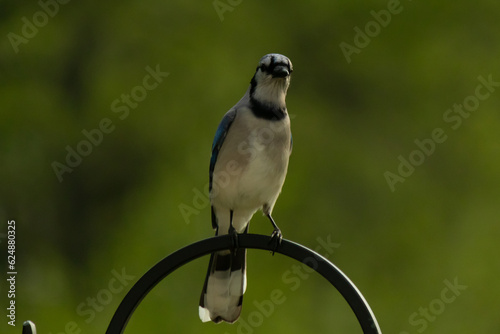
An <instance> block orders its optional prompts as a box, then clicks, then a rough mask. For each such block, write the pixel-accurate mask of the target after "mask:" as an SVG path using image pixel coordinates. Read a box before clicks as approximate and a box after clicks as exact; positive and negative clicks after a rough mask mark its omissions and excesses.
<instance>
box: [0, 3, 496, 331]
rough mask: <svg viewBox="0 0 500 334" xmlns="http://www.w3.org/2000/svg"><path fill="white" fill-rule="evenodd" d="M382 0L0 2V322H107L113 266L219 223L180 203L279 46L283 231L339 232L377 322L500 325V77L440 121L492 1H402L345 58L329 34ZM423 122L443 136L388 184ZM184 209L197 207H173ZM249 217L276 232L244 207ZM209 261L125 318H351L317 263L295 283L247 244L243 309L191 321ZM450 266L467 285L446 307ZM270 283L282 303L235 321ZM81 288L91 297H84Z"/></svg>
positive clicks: (269, 327)
mask: <svg viewBox="0 0 500 334" xmlns="http://www.w3.org/2000/svg"><path fill="white" fill-rule="evenodd" d="M394 1H395V0H392V1H389V2H387V1H370V2H368V1H341V2H331V1H316V2H287V1H283V0H281V1H272V2H270V1H267V2H266V1H240V2H238V1H232V2H229V1H228V2H226V1H225V0H221V1H220V3H225V4H226V5H227V4H229V3H233V5H229V6H230V8H231V10H228V11H226V12H224V13H223V14H222V17H223V20H222V21H221V19H220V17H219V15H218V13H217V11H216V9H215V8H214V5H213V2H211V1H197V2H194V1H183V2H181V1H169V2H166V1H155V0H152V1H146V2H140V1H105V2H102V1H100V2H99V1H87V2H77V1H71V2H68V3H66V4H59V5H57V7H56V6H55V5H54V3H55V2H54V1H52V2H51V1H50V0H47V1H46V2H43V0H42V1H41V2H40V3H43V4H52V7H47V8H49V9H48V10H49V11H52V14H53V15H52V16H53V17H49V16H48V15H46V18H47V20H46V21H43V19H44V16H43V13H42V14H37V13H38V12H40V11H42V10H43V8H42V5H41V4H40V3H39V2H34V1H32V2H18V1H12V0H8V1H3V2H2V11H0V12H1V13H0V31H1V36H2V39H1V41H0V108H1V111H0V118H1V119H0V156H1V159H2V162H1V165H0V179H1V182H2V187H1V188H0V218H1V220H0V221H1V225H0V226H2V227H1V230H0V233H5V231H6V227H5V226H6V222H7V220H8V219H15V220H16V222H17V270H18V277H17V294H16V305H17V325H18V326H17V327H15V328H11V326H8V325H7V321H6V318H5V316H4V317H3V320H2V323H0V329H1V330H0V332H2V333H20V332H21V327H20V326H21V323H22V322H23V321H24V320H26V319H31V320H33V321H35V323H36V324H37V327H38V330H39V333H42V334H46V333H53V334H55V333H69V332H72V331H73V330H74V328H76V330H78V329H79V330H81V333H103V332H104V331H105V329H106V327H107V324H108V323H109V321H110V319H111V316H112V314H113V313H114V311H115V310H116V308H117V306H118V303H119V301H120V300H121V299H122V298H123V297H124V295H125V293H126V291H127V290H128V289H129V288H130V286H131V284H132V283H131V282H126V283H127V284H128V285H126V286H125V287H124V288H123V289H119V290H120V291H119V292H116V293H113V294H108V293H107V291H109V289H110V288H109V284H110V282H111V280H112V279H113V277H114V276H113V275H114V274H113V272H114V271H115V272H119V273H121V272H122V270H124V271H125V273H126V274H127V275H129V276H132V277H133V278H134V279H133V281H135V280H137V279H138V278H139V277H140V276H141V275H142V274H143V273H144V272H145V271H146V270H147V269H148V268H150V267H151V266H152V265H153V264H155V263H156V262H157V261H159V260H160V259H161V258H163V257H164V256H166V255H168V254H169V253H171V252H173V251H175V250H177V249H178V248H180V247H183V246H185V245H187V244H189V243H191V242H194V241H197V240H200V239H202V238H206V237H209V236H211V235H212V234H213V232H212V230H211V226H210V213H209V211H210V210H209V207H208V206H206V205H204V204H203V201H202V200H201V201H200V202H198V203H193V201H194V200H196V191H201V192H203V189H204V187H205V186H206V183H207V180H208V159H209V155H210V146H211V142H212V138H213V134H214V132H215V129H216V127H217V124H218V122H219V120H220V119H221V117H222V115H223V114H224V113H225V112H226V111H227V110H228V109H229V108H230V107H231V106H232V105H233V104H234V103H236V102H237V101H238V100H239V98H240V97H241V96H242V95H243V93H244V92H245V90H246V88H247V86H248V84H249V81H250V79H251V77H252V75H253V71H254V69H255V66H256V64H257V62H258V60H259V58H260V57H261V56H262V55H264V54H266V53H269V52H278V53H283V54H285V55H287V56H288V57H290V59H291V60H292V62H293V64H294V70H295V71H294V74H293V79H292V85H291V87H290V90H289V95H288V101H287V102H288V109H289V112H290V114H291V115H292V117H293V119H292V129H293V134H294V151H293V154H292V157H291V162H290V168H289V173H288V178H287V181H286V183H285V187H284V189H283V193H282V195H281V197H280V199H279V200H278V202H277V205H276V208H275V212H274V216H275V218H276V220H277V222H278V224H279V226H280V227H281V228H282V230H283V232H284V236H285V238H287V239H291V240H294V241H296V242H299V243H302V244H304V245H306V246H309V247H311V248H313V249H314V248H315V247H316V246H317V245H318V240H317V238H318V237H322V238H326V237H327V236H330V238H331V240H332V241H333V242H336V243H339V244H340V247H338V248H337V249H335V252H334V253H333V254H331V255H330V259H332V261H333V262H334V263H335V264H337V265H338V266H339V267H340V268H341V269H342V270H343V271H344V272H345V273H346V274H347V275H348V276H349V277H350V278H351V279H352V280H353V281H354V282H355V283H356V284H357V286H358V287H359V289H360V290H361V291H362V292H363V294H364V295H365V297H366V299H367V300H368V302H369V303H370V305H371V307H372V308H373V311H374V313H375V315H376V316H377V318H378V321H379V323H380V325H381V328H382V330H383V331H384V332H385V333H404V332H407V333H417V332H425V333H429V334H430V333H471V332H474V333H498V332H499V331H500V321H499V320H498V315H497V313H498V312H497V311H498V296H499V295H500V288H499V287H498V284H497V281H498V277H499V276H500V266H499V265H498V259H497V256H496V255H495V254H498V250H499V249H498V248H499V247H498V240H499V237H500V224H499V217H500V215H499V213H500V212H499V211H500V209H499V199H500V197H499V191H498V189H499V185H500V176H499V173H498V171H499V170H500V131H499V124H500V115H499V113H498V111H499V110H500V100H499V97H500V91H499V90H498V88H496V90H495V91H493V92H492V93H491V94H490V96H489V97H488V98H487V99H484V100H481V101H480V104H479V106H478V107H477V108H475V110H474V111H472V112H470V116H469V117H468V118H463V119H462V124H461V126H460V127H458V128H457V129H455V130H454V129H452V128H451V127H450V125H451V124H450V123H447V122H445V121H444V119H443V116H444V114H445V112H446V111H447V110H448V109H450V108H453V105H454V104H462V103H464V100H465V99H466V98H467V97H470V96H474V94H475V89H476V87H477V86H478V85H479V84H480V81H479V80H478V77H479V76H482V77H483V78H488V76H491V77H492V78H493V81H495V82H498V81H500V65H499V61H498V55H499V54H500V44H499V43H498V40H499V38H500V30H499V29H498V28H499V27H498V13H499V11H500V3H498V1H493V0H481V1H479V2H461V3H457V2H456V1H455V2H454V1H449V0H447V1H440V2H430V1H415V0H414V1H402V2H401V3H400V4H399V6H400V7H401V8H402V9H401V11H400V12H399V13H398V14H393V15H392V16H391V20H390V22H389V23H388V24H386V26H385V27H382V26H380V25H379V31H378V32H377V33H376V34H374V33H372V35H375V36H372V37H370V41H369V43H368V45H366V46H365V47H363V48H359V52H358V53H353V54H352V55H351V62H350V63H348V62H347V60H346V57H345V56H344V54H343V53H342V50H341V48H340V47H339V45H340V43H342V42H345V43H349V44H350V45H355V43H354V42H355V41H354V39H355V35H356V32H355V30H354V28H355V27H359V28H360V29H361V30H362V31H364V30H365V27H366V24H367V23H369V22H371V21H374V16H373V14H372V13H371V11H375V12H376V13H380V11H381V10H385V9H387V8H388V3H393V5H394ZM45 6H48V5H45ZM45 11H47V9H46V10H45ZM34 15H35V16H36V19H37V20H38V21H37V22H38V23H39V25H40V27H38V28H37V32H36V34H35V35H34V36H33V37H32V38H27V39H26V42H25V43H21V44H19V45H17V47H14V46H13V44H12V43H11V41H10V39H9V34H10V33H14V34H17V35H18V36H22V34H23V32H22V29H23V25H25V24H26V23H25V21H23V18H26V19H27V20H28V21H30V22H33V19H34V18H33V16H34ZM42 23H44V24H42ZM24 29H28V28H24ZM10 36H11V37H12V35H10ZM16 48H17V51H18V52H16ZM148 66H149V67H150V68H151V69H155V68H156V67H157V66H159V68H160V69H161V71H163V72H168V73H169V75H168V77H166V78H164V79H163V81H162V82H160V83H159V84H158V86H157V87H156V88H155V89H152V90H148V91H146V93H147V96H145V97H144V98H143V100H141V101H139V102H138V104H137V105H136V106H135V107H134V108H132V107H130V108H129V114H128V115H127V116H126V117H123V119H121V118H120V116H124V114H123V113H122V112H120V113H116V112H114V111H113V107H112V104H113V102H114V101H115V100H116V99H119V100H120V99H121V98H122V94H129V95H130V94H131V93H134V92H135V93H134V94H136V96H139V95H137V94H139V93H140V89H138V88H136V87H138V86H139V87H140V86H142V85H143V79H144V77H145V76H146V75H147V74H148V71H147V70H146V68H147V67H148ZM134 89H135V90H134ZM483 92H486V91H485V90H483ZM124 105H125V104H124V103H121V104H120V106H122V107H123V106H124ZM103 119H109V120H110V121H111V122H112V126H113V131H111V132H110V133H104V134H103V136H102V140H101V141H100V142H99V144H98V145H93V147H91V150H92V152H91V153H89V154H88V155H87V156H83V157H82V161H81V162H80V163H79V164H78V165H77V166H76V167H74V168H72V169H73V170H72V172H71V173H69V172H67V173H64V174H62V182H59V180H58V177H57V176H56V173H55V172H54V169H53V163H54V161H57V162H59V163H63V164H65V163H66V162H65V159H66V155H67V154H68V152H67V147H68V146H69V147H71V148H72V149H77V146H78V145H79V144H80V143H81V142H82V141H83V140H86V137H85V135H84V134H83V133H82V131H84V130H87V131H92V130H93V129H96V128H98V127H99V124H100V122H101V121H102V120H103ZM435 128H442V129H443V131H444V133H445V134H446V135H447V140H446V141H445V142H443V143H437V144H435V150H434V152H433V153H432V154H430V155H429V156H425V161H423V162H422V163H421V164H420V165H419V166H416V167H415V170H414V171H413V173H412V174H411V175H410V176H408V177H406V178H405V181H404V182H403V183H396V184H395V185H394V191H391V187H390V186H389V184H388V182H387V180H386V178H385V176H384V173H386V172H387V171H389V172H391V173H394V174H397V173H398V166H399V164H400V160H398V157H399V156H400V155H401V156H402V157H403V158H404V159H409V157H410V155H411V154H412V152H414V151H415V150H417V149H418V147H417V146H416V144H415V143H414V141H415V140H416V139H419V140H424V139H426V138H431V136H432V131H433V130H434V129H435ZM81 145H83V144H81ZM198 200H200V199H199V198H198ZM181 204H184V205H187V206H191V207H194V206H195V205H198V206H199V207H202V208H201V209H200V210H198V209H197V210H198V211H199V213H198V214H193V215H191V216H189V218H188V219H187V220H186V219H184V217H183V216H182V214H181V212H180V210H179V206H180V205H181ZM251 225H252V227H251V232H254V233H263V234H269V233H270V232H271V226H270V224H269V223H268V222H267V221H266V219H264V218H263V217H261V215H259V214H257V215H255V217H254V218H253V222H252V224H251ZM0 237H4V236H2V235H0ZM1 241H2V243H1V245H2V249H5V247H4V246H5V244H6V243H5V239H2V240H1ZM2 254H6V253H5V252H4V251H2ZM2 257H3V256H2ZM207 262H208V259H207V258H203V259H199V260H196V261H194V262H192V263H190V264H189V265H187V266H185V267H183V268H182V269H180V270H178V271H177V272H175V273H174V274H172V276H169V277H168V278H167V279H166V280H165V281H163V282H162V283H161V284H160V285H159V286H158V287H156V288H155V289H154V290H153V291H152V292H151V294H150V295H148V297H147V298H146V299H145V300H144V302H143V304H141V306H140V307H139V308H138V309H137V311H136V313H135V314H134V316H133V318H132V320H131V322H130V324H129V327H128V328H127V331H126V332H127V333H167V332H169V333H248V332H253V333H270V332H277V333H303V332H306V333H311V332H338V333H359V332H360V328H359V325H358V324H357V322H356V319H355V317H354V315H353V314H352V312H350V310H349V308H348V305H347V304H346V303H345V301H344V300H343V299H342V298H341V296H340V295H339V294H338V293H337V292H336V291H335V290H334V289H333V288H332V287H330V286H329V285H328V284H327V282H326V281H325V280H324V279H322V278H321V277H318V276H314V275H311V276H310V277H308V278H307V279H302V280H301V284H300V288H298V289H296V290H295V291H293V290H291V288H290V285H289V284H286V282H285V281H284V280H283V278H282V276H283V275H284V274H285V273H286V272H287V271H288V270H290V268H291V267H292V266H293V265H294V264H295V263H294V262H293V261H292V260H290V259H287V258H284V257H282V256H280V255H276V256H274V257H272V256H270V254H268V253H267V252H262V251H250V252H249V261H248V262H249V265H248V276H249V288H248V291H247V293H246V295H245V303H244V308H243V314H242V318H241V319H242V320H243V321H240V322H238V323H236V324H234V325H232V326H231V325H225V324H223V325H217V326H216V325H213V324H202V323H201V322H200V321H199V319H198V312H197V308H198V298H199V293H200V291H201V287H202V284H203V279H204V275H205V272H206V266H207ZM2 263H5V261H4V259H2ZM2 268H4V267H2ZM2 271H3V272H6V269H5V270H4V269H2ZM2 277H3V275H2ZM455 278H457V280H458V282H459V283H460V284H462V285H466V286H467V288H466V289H465V290H464V291H462V292H461V294H460V295H458V296H456V299H455V300H454V301H453V302H451V303H441V304H442V305H444V309H443V308H440V307H439V306H440V305H441V304H440V303H439V300H440V299H441V298H442V295H441V293H442V291H443V289H444V288H446V284H445V281H446V280H448V281H449V282H453V281H454V279H455ZM113 282H115V281H113ZM0 286H1V287H2V290H1V291H2V296H1V298H0V300H2V303H1V304H2V308H3V309H4V310H5V306H6V305H7V297H6V296H5V293H4V291H6V290H5V289H4V288H6V287H7V286H6V283H5V280H2V283H0ZM117 286H118V285H116V286H115V290H116V288H117ZM275 289H279V290H281V291H282V292H283V294H284V295H283V296H284V298H286V301H285V302H283V303H282V304H279V305H275V308H274V310H273V312H272V314H270V315H269V316H268V317H267V316H266V317H265V318H264V320H263V321H262V324H260V325H259V326H257V327H255V328H254V327H252V328H250V330H248V329H246V330H245V329H244V328H243V327H242V326H244V325H242V323H243V322H245V321H246V322H248V321H252V319H249V317H250V316H251V315H252V312H256V310H258V309H257V308H256V306H255V305H256V304H258V303H259V302H261V301H263V300H265V299H269V298H270V297H269V296H270V294H271V292H272V291H273V290H275ZM109 296H111V298H109ZM89 298H90V299H89ZM92 298H94V299H97V300H98V301H99V300H101V301H104V303H101V304H100V305H97V306H98V307H95V308H93V307H92V306H89V304H88V303H89V300H92ZM436 300H437V301H436ZM82 303H83V305H82ZM104 304H105V305H104ZM423 308H430V311H429V312H431V313H429V314H430V315H431V316H429V317H427V318H426V316H424V315H422V313H421V312H422V311H421V310H422V309H423ZM4 312H5V311H4ZM432 312H434V313H432ZM415 314H416V315H415ZM412 315H413V318H412ZM411 319H413V322H412V321H411ZM253 321H254V322H255V321H256V320H255V319H253ZM424 324H425V328H424ZM238 326H240V327H238Z"/></svg>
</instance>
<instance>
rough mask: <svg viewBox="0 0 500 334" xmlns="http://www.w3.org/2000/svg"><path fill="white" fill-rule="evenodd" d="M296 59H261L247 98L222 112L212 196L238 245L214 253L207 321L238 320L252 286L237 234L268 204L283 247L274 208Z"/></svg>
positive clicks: (217, 225) (217, 223) (219, 222)
mask: <svg viewBox="0 0 500 334" xmlns="http://www.w3.org/2000/svg"><path fill="white" fill-rule="evenodd" d="M291 73H292V63H291V62H290V60H289V59H288V58H287V57H285V56H283V55H280V54H276V53H272V54H268V55H265V56H264V57H262V58H261V59H260V62H259V66H258V67H257V70H256V72H255V75H254V76H253V78H252V80H251V82H250V87H249V88H248V90H247V91H246V93H245V95H244V96H243V98H242V99H241V100H240V101H239V102H238V103H237V104H236V105H235V106H234V107H232V108H231V109H230V110H229V111H228V112H227V113H226V114H225V115H224V117H223V118H222V121H221V122H220V124H219V127H218V128H217V131H216V133H215V138H214V142H213V145H212V157H211V159H210V183H209V189H210V202H211V206H212V227H213V228H214V229H215V230H216V235H223V234H232V235H233V236H234V239H233V240H234V243H235V247H234V249H232V250H224V251H219V252H216V253H213V254H212V255H211V257H210V263H209V266H208V273H207V277H206V279H205V284H204V286H203V291H202V293H201V298H200V307H199V315H200V319H201V320H202V321H203V322H206V321H210V320H212V321H213V322H215V323H219V322H221V321H226V322H229V323H233V322H235V321H236V320H237V319H238V317H239V316H240V312H241V305H242V301H243V293H244V292H245V289H246V249H240V248H238V247H237V234H238V233H246V232H248V225H249V222H250V219H251V218H252V216H253V214H254V213H255V212H256V211H257V210H259V209H262V212H263V213H264V215H266V216H267V217H268V218H269V220H270V221H271V223H272V225H273V228H274V231H273V233H272V235H271V237H272V239H271V240H272V241H273V242H275V247H277V246H278V245H279V244H280V243H281V240H282V234H281V231H280V229H279V228H278V226H277V225H276V223H275V222H274V220H273V218H272V216H271V212H272V210H273V207H274V204H275V203H276V200H277V198H278V196H279V194H280V192H281V188H282V186H283V183H284V181H285V176H286V172H287V168H288V159H289V157H290V153H291V152H292V134H291V130H290V118H289V117H288V113H287V109H286V103H285V97H286V93H287V90H288V86H289V85H290V75H291Z"/></svg>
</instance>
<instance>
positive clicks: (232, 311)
mask: <svg viewBox="0 0 500 334" xmlns="http://www.w3.org/2000/svg"><path fill="white" fill-rule="evenodd" d="M246 256H247V251H246V249H245V248H238V249H236V250H234V251H229V250H225V251H219V252H215V253H213V254H212V255H211V256H210V262H209V265H208V273H207V277H206V278H205V284H204V286H203V290H202V292H201V297H200V307H199V315H200V319H201V321H203V322H207V321H210V320H212V321H213V322H215V323H219V322H221V321H226V322H229V323H233V322H235V321H236V320H238V318H239V316H240V312H241V305H242V303H243V294H244V293H245V289H246V280H247V279H246Z"/></svg>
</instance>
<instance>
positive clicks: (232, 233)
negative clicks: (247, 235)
mask: <svg viewBox="0 0 500 334" xmlns="http://www.w3.org/2000/svg"><path fill="white" fill-rule="evenodd" d="M228 234H229V235H230V236H231V252H233V254H236V251H237V250H238V247H239V243H238V232H236V229H235V228H234V226H233V210H230V211H229V230H228Z"/></svg>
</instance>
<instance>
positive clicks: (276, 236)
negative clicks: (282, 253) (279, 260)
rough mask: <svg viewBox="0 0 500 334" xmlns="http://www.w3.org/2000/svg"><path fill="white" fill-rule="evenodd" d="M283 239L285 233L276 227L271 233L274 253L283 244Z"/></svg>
mask: <svg viewBox="0 0 500 334" xmlns="http://www.w3.org/2000/svg"><path fill="white" fill-rule="evenodd" d="M282 240H283V234H282V233H281V230H280V229H279V228H278V227H276V228H275V229H274V231H273V233H271V240H270V241H269V243H270V244H273V245H274V246H273V255H274V253H275V252H276V250H277V249H278V247H279V246H281V241H282Z"/></svg>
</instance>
